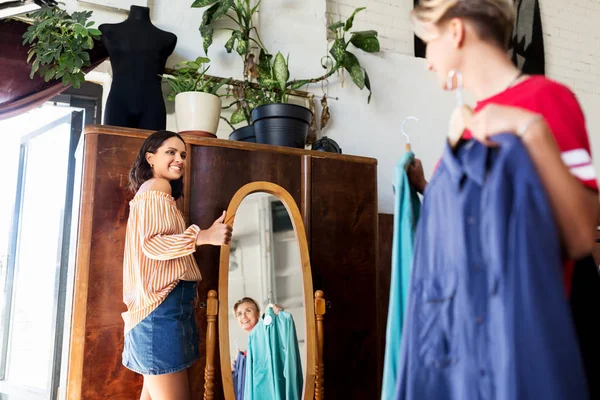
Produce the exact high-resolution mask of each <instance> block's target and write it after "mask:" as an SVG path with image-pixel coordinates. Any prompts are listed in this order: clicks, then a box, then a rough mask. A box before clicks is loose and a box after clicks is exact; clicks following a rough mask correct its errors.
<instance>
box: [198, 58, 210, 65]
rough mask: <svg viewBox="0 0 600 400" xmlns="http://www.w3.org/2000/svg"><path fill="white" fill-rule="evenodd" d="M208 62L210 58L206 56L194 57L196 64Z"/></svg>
mask: <svg viewBox="0 0 600 400" xmlns="http://www.w3.org/2000/svg"><path fill="white" fill-rule="evenodd" d="M209 62H210V58H208V57H196V63H197V64H208V63H209Z"/></svg>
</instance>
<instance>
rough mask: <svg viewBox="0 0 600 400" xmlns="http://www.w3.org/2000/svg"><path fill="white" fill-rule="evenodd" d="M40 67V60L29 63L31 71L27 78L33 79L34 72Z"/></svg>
mask: <svg viewBox="0 0 600 400" xmlns="http://www.w3.org/2000/svg"><path fill="white" fill-rule="evenodd" d="M39 69H40V62H39V61H38V60H35V61H34V62H33V64H32V65H31V73H30V74H29V79H33V76H34V75H35V73H36V72H37V71H38V70H39Z"/></svg>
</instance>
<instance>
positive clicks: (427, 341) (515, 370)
mask: <svg viewBox="0 0 600 400" xmlns="http://www.w3.org/2000/svg"><path fill="white" fill-rule="evenodd" d="M494 140H495V141H496V142H498V144H499V146H498V147H496V148H486V147H485V146H483V145H481V144H480V143H477V142H472V141H471V142H468V143H467V144H465V145H464V146H462V147H461V148H460V149H459V151H458V152H457V153H456V155H455V154H454V153H453V152H452V151H451V150H450V149H449V147H446V149H445V152H444V155H443V158H442V162H441V164H440V166H439V168H438V170H437V172H436V174H435V175H434V177H433V179H432V180H431V182H430V183H429V185H428V187H427V190H426V192H425V196H424V199H423V209H422V213H421V218H420V221H419V227H418V230H417V238H416V241H415V257H414V262H413V275H412V278H411V287H410V294H409V299H408V310H407V319H406V320H405V329H404V332H403V338H402V345H401V360H400V371H399V379H398V391H397V399H410V400H412V399H436V400H445V399H456V400H464V399H468V400H477V399H493V400H520V399H534V400H538V399H544V400H567V399H569V400H570V399H578V400H585V399H587V398H588V393H587V385H586V382H585V376H584V372H583V368H582V362H581V356H580V354H579V349H578V345H577V342H576V337H575V332H574V328H573V322H572V320H571V315H570V309H569V307H568V303H567V300H566V298H565V293H564V288H563V282H562V266H561V253H560V242H559V237H558V230H557V227H556V224H555V221H554V218H553V214H552V210H551V208H550V204H549V202H548V199H547V197H546V193H545V190H544V188H543V187H542V184H541V182H540V180H539V177H538V175H537V173H536V171H535V168H534V166H533V164H532V162H531V160H530V158H529V155H528V154H527V151H526V149H525V148H524V147H523V145H522V143H521V141H520V140H519V139H518V138H516V137H515V136H513V135H500V136H497V137H495V139H494Z"/></svg>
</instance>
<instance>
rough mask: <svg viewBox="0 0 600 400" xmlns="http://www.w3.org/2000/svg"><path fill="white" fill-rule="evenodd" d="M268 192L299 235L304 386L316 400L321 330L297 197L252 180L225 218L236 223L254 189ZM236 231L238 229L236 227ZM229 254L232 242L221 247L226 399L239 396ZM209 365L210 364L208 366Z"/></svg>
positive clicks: (220, 319) (221, 340)
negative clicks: (231, 349)
mask: <svg viewBox="0 0 600 400" xmlns="http://www.w3.org/2000/svg"><path fill="white" fill-rule="evenodd" d="M258 192H264V193H268V194H271V195H273V196H275V197H277V198H278V199H279V200H281V202H282V203H283V205H284V206H285V208H286V210H287V212H288V214H289V215H290V219H291V220H292V225H293V226H294V233H295V234H296V238H297V239H298V246H299V250H300V262H301V267H302V286H303V291H304V298H303V303H304V313H305V324H306V325H305V326H306V365H305V369H306V373H305V374H304V388H303V390H302V394H303V396H302V398H303V399H305V400H312V399H313V398H314V396H315V383H316V377H315V362H316V360H315V355H316V351H317V343H316V341H317V333H316V328H315V310H314V297H313V296H314V294H313V293H314V292H313V283H312V272H311V267H310V256H309V252H308V242H307V239H306V231H305V229H304V223H303V222H302V214H300V210H299V209H298V206H297V205H296V202H295V201H294V199H293V197H292V196H291V195H290V194H289V193H288V192H287V191H286V190H285V189H284V188H282V187H281V186H279V185H276V184H274V183H271V182H261V181H259V182H252V183H248V184H246V185H244V186H243V187H241V188H240V189H239V190H238V191H237V192H236V194H235V195H234V196H233V198H232V199H231V202H230V203H229V207H228V208H227V214H226V216H225V221H226V223H227V224H228V225H230V226H232V227H233V226H234V222H235V215H236V213H237V210H238V208H239V206H240V204H241V203H242V201H243V200H244V199H245V198H246V197H247V196H249V195H251V194H253V193H258ZM234 235H235V231H234ZM229 255H230V246H222V247H221V258H220V263H219V291H218V295H219V312H218V322H219V350H220V354H221V376H222V381H223V393H224V395H225V399H226V400H235V391H234V388H233V376H232V374H231V354H230V353H229V311H230V310H229ZM207 367H208V366H207Z"/></svg>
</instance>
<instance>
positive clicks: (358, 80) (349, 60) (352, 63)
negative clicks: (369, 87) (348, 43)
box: [343, 51, 365, 90]
mask: <svg viewBox="0 0 600 400" xmlns="http://www.w3.org/2000/svg"><path fill="white" fill-rule="evenodd" d="M343 65H344V68H345V69H346V71H348V72H349V73H350V76H351V77H352V81H353V82H354V83H355V84H356V86H358V87H359V89H361V90H362V89H363V88H364V87H365V73H364V70H363V68H362V67H361V66H360V63H359V62H358V58H356V56H355V55H354V54H352V53H350V52H348V51H347V52H346V55H345V57H344V64H343Z"/></svg>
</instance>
